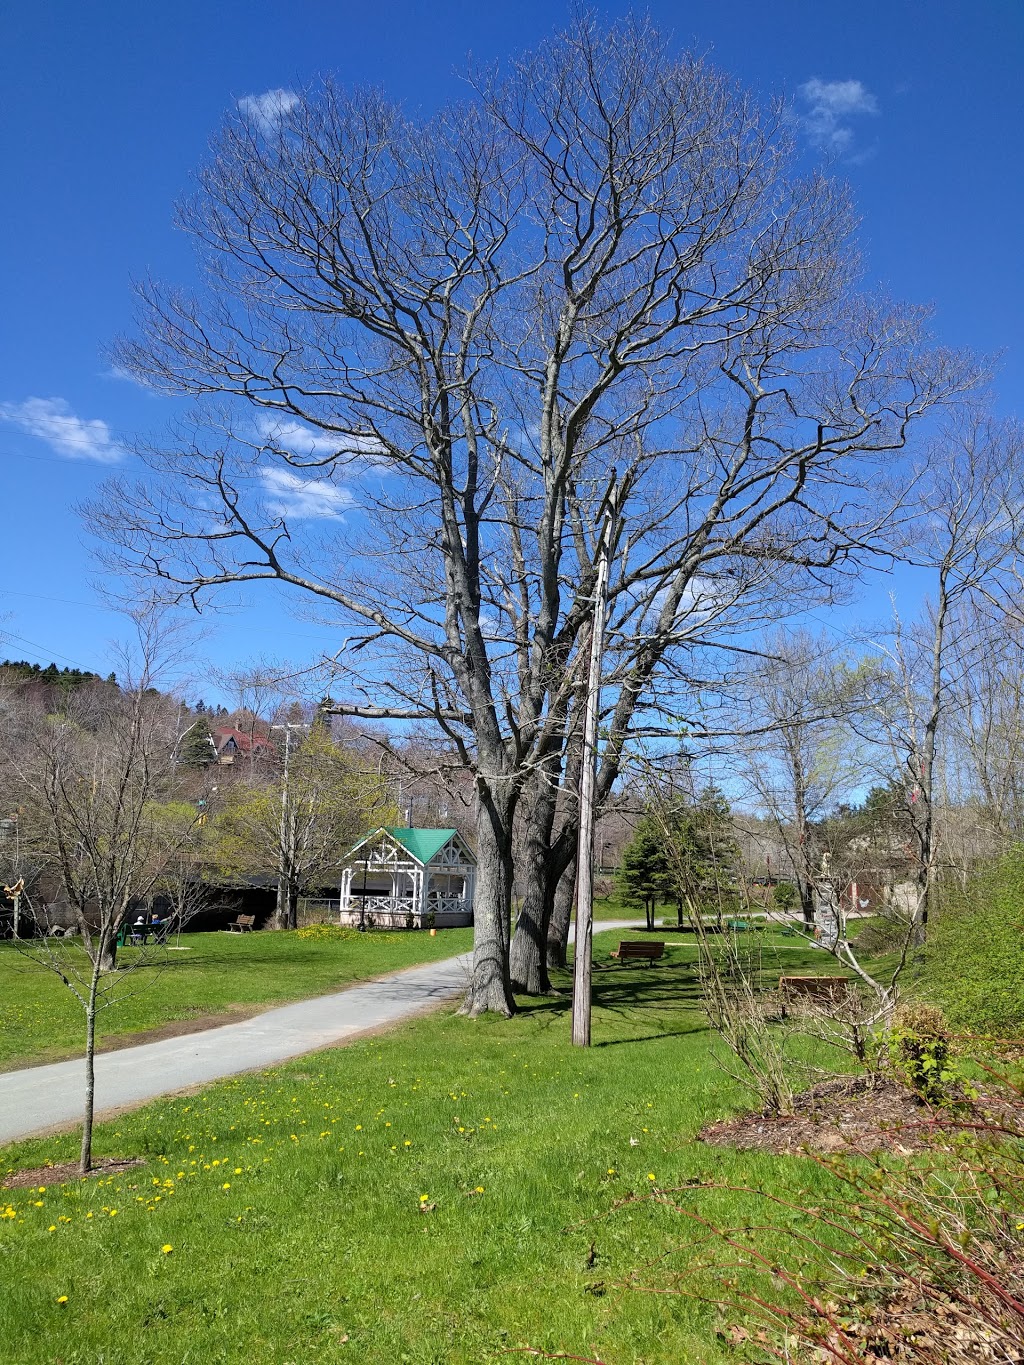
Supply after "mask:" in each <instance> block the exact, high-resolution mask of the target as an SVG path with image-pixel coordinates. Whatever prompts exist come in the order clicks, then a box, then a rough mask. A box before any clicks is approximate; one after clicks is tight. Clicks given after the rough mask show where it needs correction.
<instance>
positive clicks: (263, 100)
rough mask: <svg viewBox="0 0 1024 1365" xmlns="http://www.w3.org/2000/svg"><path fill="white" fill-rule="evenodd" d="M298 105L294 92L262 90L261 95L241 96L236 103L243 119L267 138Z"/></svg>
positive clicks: (297, 98)
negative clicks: (252, 124)
mask: <svg viewBox="0 0 1024 1365" xmlns="http://www.w3.org/2000/svg"><path fill="white" fill-rule="evenodd" d="M298 103H299V97H298V95H296V94H295V92H294V90H264V92H263V94H262V95H243V96H242V98H241V99H240V100H239V101H238V110H239V113H240V114H241V115H242V117H243V118H246V119H248V120H249V121H250V122H251V123H254V124H255V125H256V127H257V128H258V129H259V130H260V132H261V133H263V135H264V136H268V135H269V134H270V133H273V132H274V131H275V130H276V129H277V128H278V127H279V126H280V124H281V120H282V119H283V118H284V117H285V116H286V115H287V114H290V113H291V111H292V110H293V109H294V108H295V106H296V105H297V104H298Z"/></svg>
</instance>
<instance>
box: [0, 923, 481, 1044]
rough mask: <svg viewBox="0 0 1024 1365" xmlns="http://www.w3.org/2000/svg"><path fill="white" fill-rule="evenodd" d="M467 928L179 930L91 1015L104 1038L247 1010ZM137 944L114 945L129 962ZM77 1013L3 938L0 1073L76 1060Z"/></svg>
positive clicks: (433, 954) (369, 969) (448, 943)
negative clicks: (156, 960) (175, 942)
mask: <svg viewBox="0 0 1024 1365" xmlns="http://www.w3.org/2000/svg"><path fill="white" fill-rule="evenodd" d="M472 942H473V931H472V930H471V929H445V930H441V931H439V932H438V934H437V936H436V937H435V938H431V937H430V935H429V934H426V933H386V934H385V933H381V934H377V933H368V934H357V935H353V936H352V937H351V938H346V939H343V940H317V939H302V938H300V937H298V935H296V934H294V933H270V932H266V933H258V934H228V933H220V934H216V933H215V934H185V935H183V936H182V943H183V944H184V945H185V946H187V948H188V951H187V952H180V953H179V952H169V953H168V954H167V959H168V961H167V965H165V966H162V967H158V968H145V969H142V970H140V971H138V972H135V973H131V974H129V975H127V976H126V977H125V989H126V991H130V992H132V994H131V995H130V996H129V997H128V998H126V999H124V1000H122V1001H119V1002H118V1003H116V1004H114V1005H112V1006H111V1007H110V1008H109V1009H106V1010H104V1011H103V1012H102V1013H101V1014H100V1016H99V1023H98V1030H97V1031H98V1035H99V1040H100V1046H102V1045H103V1043H104V1041H105V1040H115V1041H116V1040H118V1039H124V1038H125V1037H126V1036H127V1035H130V1034H135V1033H139V1032H144V1031H146V1030H149V1029H155V1028H159V1027H161V1026H163V1025H166V1024H168V1023H173V1022H177V1021H186V1022H187V1021H190V1020H191V1021H193V1022H195V1021H197V1020H203V1019H208V1018H209V1016H217V1015H224V1016H226V1017H227V1018H230V1017H232V1016H233V1017H236V1018H237V1017H239V1016H241V1015H243V1014H245V1013H253V1012H255V1011H256V1010H257V1009H259V1008H269V1007H271V1006H273V1005H278V1004H284V1003H285V1002H287V1001H291V1000H302V999H307V998H308V997H310V996H314V995H325V994H327V993H328V992H330V991H335V990H341V989H342V988H343V987H345V986H350V985H352V984H353V983H354V982H358V981H367V980H370V979H372V978H373V977H377V976H382V975H384V974H385V973H386V972H391V971H397V970H399V969H400V968H402V967H409V966H412V965H413V964H415V963H419V962H432V961H436V960H437V959H439V958H445V957H452V956H454V955H455V954H457V953H461V952H465V951H467V950H468V949H469V948H471V947H472ZM138 951H139V950H138V949H133V948H126V949H123V950H122V953H123V958H124V959H130V958H131V956H132V954H133V953H137V952H138ZM83 1037H84V1014H83V1012H82V1007H81V1006H80V1005H79V1003H78V1001H77V1000H75V999H74V997H73V996H72V994H71V992H70V991H69V990H68V988H67V987H66V986H65V985H64V984H63V983H62V982H61V981H60V980H59V979H58V977H56V976H55V975H54V974H53V973H52V972H50V971H44V970H42V969H40V968H39V967H38V966H37V965H36V964H35V963H34V962H32V961H31V960H30V959H29V958H27V957H25V956H23V955H22V954H21V953H20V952H19V951H18V949H17V948H16V947H15V946H14V945H13V944H11V943H9V942H7V943H0V1070H4V1071H9V1070H11V1069H12V1068H14V1067H18V1066H27V1065H29V1064H32V1063H37V1062H51V1061H57V1060H59V1059H61V1058H64V1057H74V1056H76V1055H77V1054H78V1053H80V1052H81V1051H82V1049H83V1047H84V1043H83Z"/></svg>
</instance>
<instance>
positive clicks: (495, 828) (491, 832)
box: [460, 784, 516, 1019]
mask: <svg viewBox="0 0 1024 1365" xmlns="http://www.w3.org/2000/svg"><path fill="white" fill-rule="evenodd" d="M477 790H478V801H479V805H478V810H477V822H476V824H477V882H476V896H475V899H474V905H473V979H472V982H471V984H470V987H469V990H468V992H467V994H466V999H465V1000H464V1002H463V1005H462V1009H461V1011H460V1012H461V1013H462V1014H468V1015H469V1017H470V1018H471V1019H475V1018H477V1016H478V1015H481V1014H486V1013H488V1012H493V1013H495V1014H502V1015H504V1016H505V1017H506V1018H511V1016H512V1015H513V1014H514V1013H515V1009H516V1003H515V1000H514V998H513V996H512V981H511V977H510V975H509V943H510V938H511V932H510V931H511V918H512V815H513V810H514V801H513V800H512V799H511V798H509V797H507V796H498V795H496V794H495V793H494V792H493V791H492V790H491V789H490V788H489V787H488V786H486V785H484V784H479V785H478V788H477Z"/></svg>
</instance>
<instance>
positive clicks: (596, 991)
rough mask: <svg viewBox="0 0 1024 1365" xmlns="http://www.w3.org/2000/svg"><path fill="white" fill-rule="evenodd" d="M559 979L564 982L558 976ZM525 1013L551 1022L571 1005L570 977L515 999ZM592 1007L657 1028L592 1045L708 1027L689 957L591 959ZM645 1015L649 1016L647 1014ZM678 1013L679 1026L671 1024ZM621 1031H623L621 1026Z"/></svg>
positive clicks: (684, 1033) (646, 1039)
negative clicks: (556, 989)
mask: <svg viewBox="0 0 1024 1365" xmlns="http://www.w3.org/2000/svg"><path fill="white" fill-rule="evenodd" d="M559 984H563V983H562V981H561V977H560V978H559ZM517 1003H518V1004H519V1007H520V1012H521V1013H522V1014H523V1015H524V1016H527V1017H531V1018H536V1019H543V1021H544V1023H545V1025H551V1024H555V1023H556V1022H558V1021H559V1020H561V1019H562V1018H563V1017H565V1016H567V1015H568V1014H569V1013H570V1011H571V1009H572V991H571V980H570V979H568V978H567V979H566V981H565V983H564V986H563V990H562V993H561V994H559V995H557V996H543V997H536V996H526V997H521V998H520V999H519V1001H518V1002H517ZM593 1003H594V1009H595V1010H596V1011H600V1012H602V1013H603V1014H605V1015H606V1016H607V1015H611V1016H613V1017H618V1018H619V1019H621V1020H622V1021H623V1022H624V1023H626V1022H627V1021H628V1022H629V1023H632V1024H633V1025H634V1026H635V1025H639V1026H640V1027H643V1025H644V1024H645V1023H647V1024H648V1026H650V1025H651V1024H653V1025H655V1027H656V1028H657V1030H658V1031H657V1032H653V1033H646V1034H636V1035H633V1036H630V1035H628V1034H625V1036H623V1037H620V1038H612V1039H603V1040H601V1041H599V1042H596V1043H594V1047H618V1046H621V1045H622V1044H624V1043H645V1042H654V1041H656V1040H658V1039H663V1038H681V1037H685V1036H687V1035H689V1034H693V1033H704V1032H706V1031H707V1023H706V1021H705V1019H704V1016H703V1012H702V1010H701V1005H700V986H699V983H698V981H697V975H696V971H695V968H694V963H693V962H673V961H671V960H670V961H667V962H664V963H661V962H656V963H653V964H650V965H647V966H643V967H635V968H629V967H622V966H618V965H617V964H614V965H605V964H603V963H595V964H594V975H593ZM645 1016H650V1017H649V1018H645ZM676 1017H678V1023H679V1026H678V1027H674V1026H673V1025H675V1023H676ZM624 1032H625V1031H624Z"/></svg>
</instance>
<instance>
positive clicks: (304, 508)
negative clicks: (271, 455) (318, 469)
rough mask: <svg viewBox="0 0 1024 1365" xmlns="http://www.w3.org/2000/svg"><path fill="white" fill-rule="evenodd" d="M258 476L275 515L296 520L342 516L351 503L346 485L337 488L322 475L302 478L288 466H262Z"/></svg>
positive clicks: (350, 496)
mask: <svg viewBox="0 0 1024 1365" xmlns="http://www.w3.org/2000/svg"><path fill="white" fill-rule="evenodd" d="M260 479H261V480H262V482H263V487H264V489H265V490H266V492H267V494H268V495H269V496H268V498H267V508H268V510H269V511H271V512H273V513H274V514H275V516H279V517H291V518H292V519H293V520H295V521H299V520H306V521H309V520H314V519H321V520H322V519H324V518H333V517H339V516H341V514H342V512H344V511H345V509H346V508H347V507H351V506H352V502H353V498H352V494H351V493H350V492H349V491H348V489H347V488H337V487H336V486H335V485H334V484H333V483H328V482H327V480H325V479H303V478H300V477H299V475H298V474H293V473H292V472H291V470H289V469H261V470H260Z"/></svg>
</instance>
